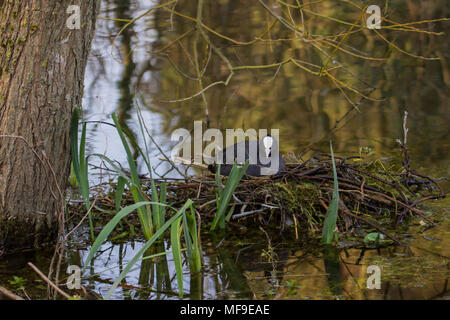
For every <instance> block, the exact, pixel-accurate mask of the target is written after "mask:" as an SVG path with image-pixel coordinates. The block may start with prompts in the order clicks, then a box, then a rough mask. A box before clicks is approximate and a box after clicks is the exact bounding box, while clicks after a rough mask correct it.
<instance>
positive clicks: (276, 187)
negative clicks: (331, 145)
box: [96, 146, 445, 243]
mask: <svg viewBox="0 0 450 320" xmlns="http://www.w3.org/2000/svg"><path fill="white" fill-rule="evenodd" d="M402 153H403V161H402V163H399V161H397V162H395V160H390V161H381V160H375V161H370V162H367V161H364V160H363V159H362V158H361V157H360V156H351V157H347V158H342V157H338V156H335V163H336V171H337V178H338V184H339V198H340V201H339V214H338V224H337V227H338V229H339V231H340V232H351V231H355V230H357V229H359V228H360V227H362V226H364V227H369V228H370V229H375V230H377V231H378V232H381V233H383V234H384V235H385V236H387V237H388V238H390V239H391V240H393V241H395V242H397V243H401V242H400V241H399V240H398V239H397V238H396V237H395V236H394V235H393V234H392V233H390V232H388V231H387V229H395V227H396V226H399V225H401V224H402V223H403V222H404V221H405V220H407V218H408V217H409V216H419V217H420V218H421V220H423V221H424V222H425V223H427V224H429V225H434V224H435V222H433V221H432V220H431V219H430V217H429V216H428V215H427V214H426V212H425V211H423V210H422V209H421V208H420V205H421V204H422V203H423V202H425V201H427V200H432V199H439V198H443V197H445V193H444V192H443V190H442V188H441V187H440V185H439V183H438V181H437V180H435V179H432V178H430V177H427V176H424V175H421V174H419V173H417V172H415V171H414V170H411V169H410V165H409V157H408V153H407V150H406V147H405V146H402ZM287 167H288V169H287V171H286V172H284V173H283V174H281V175H277V176H268V177H259V178H251V177H244V179H243V180H241V182H240V183H239V185H238V187H237V188H236V190H235V192H234V195H233V198H232V200H231V201H230V203H229V206H230V208H231V207H232V206H234V210H233V215H232V216H231V219H230V223H231V224H232V225H233V224H234V225H239V226H241V227H242V226H244V227H247V228H248V227H251V225H255V220H257V222H259V223H262V224H265V225H267V224H273V223H275V224H277V223H279V225H280V226H281V227H282V229H284V227H285V226H286V225H287V224H286V222H287V221H289V223H288V224H291V225H293V226H295V230H296V232H299V231H298V230H300V232H302V234H311V232H312V233H316V232H321V230H322V225H323V220H324V218H325V213H326V211H327V208H328V204H329V203H330V202H331V197H332V192H333V169H332V161H331V156H330V155H328V154H324V153H319V154H316V155H314V156H312V157H311V158H309V159H308V160H306V161H304V162H302V163H298V164H292V163H291V164H288V165H287ZM160 181H162V180H160ZM165 182H168V185H167V191H168V192H167V201H168V202H169V203H170V204H171V205H172V206H174V207H177V206H181V205H182V204H183V203H184V202H185V201H186V200H187V199H192V200H193V201H194V204H195V209H196V211H197V213H198V217H199V218H200V220H201V223H202V227H203V226H204V224H205V223H208V221H211V220H212V219H213V217H214V215H215V212H216V210H217V208H216V191H217V186H216V181H215V179H214V175H213V174H207V175H205V176H202V177H193V178H192V179H191V180H189V181H165ZM111 186H112V188H111V192H114V190H115V188H114V184H112V185H111ZM144 189H146V190H148V191H149V192H150V187H149V183H148V186H146V187H144ZM149 198H150V195H149ZM122 201H123V202H122V204H124V205H126V204H128V203H133V198H132V196H131V194H130V193H129V192H128V191H127V190H126V191H125V194H124V196H123V199H122ZM96 205H97V206H100V207H103V208H105V209H114V205H115V203H114V194H113V193H106V194H104V195H103V196H98V197H97V199H96ZM305 230H307V232H305Z"/></svg>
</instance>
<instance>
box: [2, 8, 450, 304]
mask: <svg viewBox="0 0 450 320" xmlns="http://www.w3.org/2000/svg"><path fill="white" fill-rule="evenodd" d="M286 2H288V3H291V2H292V1H286ZM319 2H320V1H319ZM373 2H374V3H377V2H379V4H380V6H381V7H382V8H383V4H384V3H385V1H373ZM161 3H162V2H161ZM161 3H160V2H158V1H119V0H117V1H103V3H102V12H101V17H100V18H99V20H98V22H97V32H96V36H95V39H94V43H93V48H92V51H91V55H90V58H89V62H88V66H87V69H86V79H85V95H84V105H83V110H84V120H86V121H91V122H90V124H89V126H88V150H89V152H92V153H94V152H95V153H104V154H106V155H107V156H109V157H110V158H112V159H115V160H117V161H119V162H120V163H121V164H122V165H123V166H124V167H126V160H125V152H124V150H123V147H122V146H121V144H120V143H119V140H118V136H117V135H116V132H115V129H114V128H112V127H110V126H108V125H105V124H102V123H99V122H98V121H103V122H112V121H111V116H110V115H111V113H112V112H117V114H118V117H119V119H120V121H121V123H122V125H124V126H126V128H127V130H129V132H130V133H132V134H133V135H135V136H136V138H137V140H138V142H139V143H140V145H143V143H144V140H143V137H142V136H141V134H140V130H139V126H138V122H137V117H136V109H135V108H136V105H138V106H139V107H140V108H141V110H142V114H143V117H144V119H145V123H146V125H147V127H148V128H149V131H150V133H151V135H152V136H153V138H154V139H155V142H156V143H157V144H158V145H159V146H160V147H161V149H162V150H163V151H164V152H165V153H167V154H168V155H170V150H171V148H172V147H173V146H174V145H175V142H172V141H171V140H170V136H171V133H172V132H173V130H175V129H177V128H186V129H188V130H192V129H193V125H194V121H196V120H200V121H203V123H204V128H206V126H207V125H209V127H211V128H220V129H222V130H224V129H227V128H243V129H244V130H246V129H248V128H255V129H261V128H262V129H270V128H277V129H279V130H280V150H281V152H282V153H284V154H286V153H295V154H302V155H303V157H304V158H305V157H307V156H308V155H311V154H313V153H315V152H319V151H323V152H328V151H329V150H328V146H329V141H330V140H332V141H333V147H334V151H335V153H337V154H340V155H344V154H347V155H348V154H360V153H361V152H363V153H364V154H367V155H371V156H373V157H382V158H396V159H398V157H399V154H400V150H399V149H398V144H397V142H396V139H399V138H400V139H402V134H403V129H402V121H403V114H404V111H408V113H409V117H408V128H409V132H408V148H409V151H410V155H411V159H412V166H413V168H414V169H416V170H418V171H419V172H421V173H424V174H428V175H431V176H434V177H446V176H449V175H450V160H449V157H448V155H449V153H448V152H449V147H450V143H449V139H448V135H449V129H450V126H449V120H450V113H449V108H448V87H449V85H450V73H449V66H448V61H449V56H448V52H450V51H449V48H448V47H449V41H448V32H449V31H450V30H449V27H448V23H445V22H436V23H433V24H424V25H419V26H418V27H421V28H423V29H426V30H431V31H433V32H441V31H443V32H446V33H447V34H446V35H427V34H424V33H418V32H407V31H396V30H387V29H384V30H383V29H382V31H380V32H381V34H382V35H384V37H386V38H388V39H389V40H390V41H395V45H396V46H398V47H399V48H402V50H404V51H406V52H408V53H411V54H414V55H416V56H421V57H425V58H429V57H439V58H440V59H441V60H425V59H422V58H417V57H412V56H411V55H407V54H405V53H402V52H399V51H398V50H395V49H394V47H393V46H389V45H388V44H386V42H385V41H383V39H381V38H380V37H379V36H377V34H376V33H375V32H372V31H370V30H367V29H366V30H363V31H361V32H356V33H354V34H351V35H350V36H348V37H346V38H345V41H344V42H343V44H342V48H343V49H344V50H345V51H344V50H336V51H333V50H334V49H335V46H336V44H338V43H339V42H340V41H341V40H342V37H336V36H335V35H337V34H340V33H345V32H347V31H348V30H349V28H350V26H349V25H345V24H341V23H337V22H336V21H332V20H330V19H326V18H324V17H323V16H328V17H334V18H336V19H339V20H344V21H351V22H354V21H357V19H358V17H359V11H358V10H356V9H355V7H352V6H351V5H349V4H348V2H346V1H322V2H320V3H318V4H317V5H313V6H311V7H310V8H309V9H310V10H313V11H314V12H320V15H321V16H317V15H312V14H308V12H307V11H305V13H304V14H305V17H303V19H304V20H301V19H302V17H301V16H300V14H299V12H298V10H295V8H293V7H289V6H285V5H282V4H283V2H280V3H278V4H276V1H272V6H271V7H270V8H271V10H272V12H273V13H274V14H276V15H282V16H283V17H291V19H292V20H293V21H297V23H300V21H305V20H306V22H305V24H304V25H305V30H307V32H308V33H309V34H310V37H309V38H308V40H309V41H299V40H298V39H295V38H294V37H293V33H292V31H291V30H289V29H287V28H285V27H283V26H281V25H280V24H279V23H278V24H274V17H273V15H271V14H269V12H268V11H267V10H265V9H264V8H263V7H262V6H261V4H260V3H259V2H258V1H252V2H249V1H244V0H241V1H239V0H221V1H205V4H204V6H203V17H202V19H203V24H204V25H205V26H207V27H209V28H211V29H213V30H214V31H215V32H217V33H218V34H220V35H224V36H216V35H214V34H212V33H209V37H210V39H211V41H212V43H213V45H214V47H213V46H211V45H209V44H208V43H207V42H205V41H203V40H202V37H201V35H199V31H198V30H196V29H195V23H193V22H192V21H189V20H187V19H186V18H184V17H180V16H178V15H176V14H174V13H173V12H171V11H168V10H166V9H158V10H154V11H151V12H150V13H148V14H147V15H145V16H144V17H142V18H141V19H139V20H137V21H135V23H133V24H132V25H130V26H129V27H128V28H126V29H124V30H121V28H122V27H123V26H124V22H121V21H117V19H131V18H133V17H138V16H140V15H141V14H143V13H145V12H146V11H148V9H149V8H151V7H152V6H155V5H159V4H161ZM294 3H295V1H294V2H292V4H294ZM354 3H357V4H358V5H362V2H361V1H354ZM389 3H390V7H389V8H388V12H389V13H390V15H389V17H390V19H393V20H395V21H396V22H407V21H419V20H425V19H430V18H440V17H446V16H448V11H446V10H447V9H446V8H447V7H448V5H447V1H445V0H442V1H421V2H412V1H405V2H403V1H397V2H396V3H395V4H394V3H392V2H389ZM167 8H169V9H171V10H172V9H173V10H176V11H178V12H182V13H183V14H184V15H185V16H189V17H196V15H197V9H198V8H197V1H187V0H181V1H178V2H177V3H176V7H175V6H168V7H167ZM288 8H289V9H288ZM113 19H116V20H113ZM286 19H287V18H286ZM272 24H274V25H273V26H272ZM425 26H426V27H425ZM299 28H302V27H301V25H300V24H299ZM267 30H269V32H266V33H265V31H267ZM262 35H264V36H262ZM225 37H226V38H225ZM258 37H261V38H259V39H260V41H255V42H254V43H251V44H248V42H252V41H253V40H255V39H258ZM229 38H231V39H234V40H233V41H229V40H227V39H229ZM312 40H314V41H312ZM244 44H245V45H244ZM333 45H334V46H333ZM216 48H217V49H218V50H219V51H220V52H221V53H222V54H223V55H224V56H225V57H226V59H227V61H228V62H229V63H230V64H231V65H232V66H239V67H242V66H263V65H266V66H267V65H274V66H273V67H264V68H259V67H258V68H242V69H237V70H235V71H234V74H233V76H232V78H231V80H230V81H229V83H228V84H227V85H226V86H225V85H223V83H218V84H215V85H212V84H214V83H217V82H224V81H226V80H227V78H228V77H229V74H230V70H229V69H228V68H227V63H226V61H225V60H224V59H222V58H221V57H220V55H219V54H218V53H217V52H218V51H216ZM322 50H326V52H329V53H330V52H332V53H333V54H332V56H331V58H328V57H326V56H324V55H322V54H321V52H322ZM292 57H294V58H295V59H297V60H298V61H302V62H303V64H301V65H302V66H303V67H308V70H310V71H313V72H317V71H318V69H315V67H314V66H313V65H316V66H317V65H319V66H323V65H327V64H329V65H328V67H333V66H336V67H337V66H340V71H339V72H338V73H336V74H333V75H334V76H335V77H338V78H339V79H340V80H339V81H341V82H337V81H333V80H332V79H331V78H330V77H326V76H325V77H324V76H318V75H317V74H313V73H311V72H309V71H307V70H305V68H301V67H298V66H297V65H296V64H295V63H292V62H288V63H283V64H280V62H283V61H286V60H289V59H290V58H292ZM196 61H198V62H197V63H196ZM197 64H198V70H197V67H196V65H197ZM197 71H200V72H201V74H202V78H201V79H202V81H201V83H200V81H199V77H198V74H197ZM342 83H347V84H348V85H349V86H351V88H352V89H343V88H342V86H341V85H340V84H342ZM209 85H212V86H211V87H210V88H209V89H208V90H206V91H204V94H198V93H199V92H201V90H202V88H205V87H207V86H209ZM371 88H375V91H374V92H373V93H372V94H371V95H370V97H371V98H373V99H366V98H363V95H368V94H369V92H370V90H371ZM355 91H358V92H359V94H358V93H356V92H355ZM195 94H197V95H196V96H194V97H192V96H193V95H195ZM146 141H147V142H148V138H147V140H146ZM148 147H149V150H150V153H151V157H150V158H151V161H152V166H153V168H154V174H156V175H164V176H165V177H171V178H178V177H179V176H178V175H177V173H176V171H170V170H169V169H170V167H169V165H168V163H167V162H164V161H160V160H159V159H161V158H162V154H161V152H160V151H159V149H158V148H156V147H155V145H154V144H153V143H149V144H148ZM96 161H97V162H96ZM139 161H142V160H141V159H138V162H139ZM139 163H140V164H141V167H142V171H143V173H145V168H144V166H143V164H142V163H141V162H139ZM91 164H93V165H95V166H98V167H102V168H103V169H98V168H97V169H95V168H93V169H92V172H93V174H92V176H91V182H92V183H93V184H95V183H101V182H103V181H104V180H107V179H108V176H107V175H105V173H107V172H106V171H104V164H102V163H101V162H99V161H98V160H96V159H93V158H91ZM98 173H101V174H100V175H98ZM188 173H189V174H200V173H201V172H200V171H198V170H196V169H195V170H194V169H189V171H188ZM442 185H443V187H444V189H445V190H448V187H449V183H448V182H445V181H444V182H443V184H442ZM426 209H427V210H428V211H431V212H433V214H434V216H435V217H436V218H437V219H438V220H440V221H441V224H440V225H439V226H438V227H436V228H432V229H428V230H425V229H424V228H422V227H421V226H420V225H419V224H418V223H415V224H414V225H412V226H411V228H410V230H406V231H405V232H410V233H411V236H410V238H409V240H410V241H409V243H410V245H411V246H410V247H393V246H391V247H386V248H379V249H369V248H351V247H350V248H347V249H346V248H345V243H343V244H342V246H343V247H344V248H341V249H340V250H336V251H323V250H322V249H320V246H319V245H317V242H316V241H315V240H313V241H309V242H307V243H304V242H299V241H298V240H295V238H293V237H292V235H289V234H287V235H286V234H285V235H280V232H279V230H272V231H270V230H269V234H270V238H271V242H270V245H269V243H268V242H267V241H266V240H267V239H266V235H265V234H264V233H263V231H261V230H259V229H258V228H255V230H244V231H234V232H233V233H232V234H230V233H227V234H226V235H223V236H217V238H211V237H210V236H208V235H204V236H203V238H202V250H203V258H204V261H203V262H204V268H203V269H202V272H201V273H200V274H195V275H190V274H189V272H188V270H187V269H186V270H185V275H186V277H185V279H184V281H185V283H184V293H185V295H184V297H185V298H187V299H232V298H249V299H251V298H257V299H434V298H446V299H448V298H449V297H450V291H449V290H450V289H449V287H448V279H449V275H450V272H449V260H448V259H449V257H450V251H449V248H448V244H449V243H450V231H449V230H450V228H449V227H450V221H449V218H448V215H447V213H448V212H449V209H450V202H449V200H448V199H444V200H441V201H437V202H433V203H429V204H427V207H426ZM87 233H88V232H87V231H86V229H80V230H78V231H77V233H76V234H75V235H74V237H73V239H72V241H71V244H70V245H69V248H68V254H67V259H66V261H65V262H64V265H67V264H79V265H81V261H83V260H84V259H85V258H86V255H87V251H88V247H86V246H85V245H83V243H84V239H85V237H86V234H87ZM413 234H414V235H413ZM141 246H142V243H141V242H139V241H133V242H123V243H114V244H113V243H106V244H104V245H103V246H102V248H101V250H100V251H101V254H100V255H98V256H97V257H96V258H95V260H94V263H93V266H92V268H91V269H89V270H88V272H87V273H86V274H85V279H84V280H83V285H84V286H85V287H86V288H88V289H89V290H90V291H92V292H96V293H98V294H100V295H104V294H105V293H106V292H107V290H108V289H109V287H110V286H111V284H112V283H113V282H114V279H115V278H116V277H117V276H118V274H119V272H120V270H121V269H123V267H124V265H125V264H126V262H127V261H129V260H130V259H131V258H132V257H133V255H134V254H135V253H136V252H137V251H138V250H139V249H140V247H141ZM160 246H161V249H162V247H164V249H166V250H170V247H169V245H168V244H167V243H162V244H160ZM51 254H52V252H51V251H50V250H49V251H40V252H30V253H28V254H25V255H21V256H19V257H18V256H11V257H7V258H6V259H5V260H3V261H0V267H1V268H0V270H2V271H1V272H0V279H1V280H2V283H5V282H7V281H8V280H9V279H11V278H12V277H13V276H14V275H15V276H21V277H24V278H25V279H26V281H27V286H25V287H26V288H28V287H29V286H32V287H33V289H32V290H33V292H32V293H33V294H35V295H37V296H42V297H43V296H44V295H45V290H44V289H45V288H44V286H43V284H42V283H39V282H36V281H37V277H35V275H33V274H30V272H29V269H28V268H27V267H26V262H27V261H33V262H34V263H35V264H36V265H38V266H39V267H40V268H41V269H43V270H46V268H47V267H48V263H49V260H50V258H51ZM370 265H377V266H379V267H380V269H381V289H378V290H377V289H374V290H369V289H368V288H367V279H368V276H369V274H368V273H367V268H368V266H370ZM63 269H64V268H63ZM3 280H5V281H3ZM27 290H28V289H27ZM112 298H114V299H131V298H133V299H178V290H177V287H176V281H175V270H174V267H173V263H172V256H171V255H170V254H168V255H167V256H164V257H160V258H158V259H155V260H147V261H144V262H142V263H140V264H138V265H136V266H135V269H134V270H133V271H132V272H130V273H129V274H128V276H127V277H126V278H125V279H124V281H123V283H122V284H121V286H119V288H118V289H117V290H116V291H115V293H114V294H113V296H112Z"/></svg>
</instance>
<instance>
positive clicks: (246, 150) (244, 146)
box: [208, 136, 286, 177]
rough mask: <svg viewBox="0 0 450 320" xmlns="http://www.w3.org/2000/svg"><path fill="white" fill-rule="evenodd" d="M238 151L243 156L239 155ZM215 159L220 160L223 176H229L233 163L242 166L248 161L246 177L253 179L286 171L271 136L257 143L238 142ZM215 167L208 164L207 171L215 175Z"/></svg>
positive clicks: (249, 141) (253, 141)
mask: <svg viewBox="0 0 450 320" xmlns="http://www.w3.org/2000/svg"><path fill="white" fill-rule="evenodd" d="M239 151H240V152H241V153H243V154H239ZM227 156H228V161H227ZM217 157H218V159H222V163H221V164H220V174H222V175H225V176H228V175H230V172H231V169H232V168H233V164H234V161H236V163H237V164H241V165H243V164H245V161H246V160H248V161H249V166H248V168H247V171H246V175H249V176H254V177H260V176H267V175H275V174H279V173H281V172H282V171H284V170H286V163H285V162H284V160H283V158H282V157H281V155H280V153H279V152H278V145H277V142H276V140H275V139H273V138H272V137H271V136H266V137H264V138H263V139H261V140H259V141H258V140H246V141H241V142H238V143H236V144H234V145H231V146H229V147H227V148H225V149H224V150H222V151H220V152H219V154H218V155H217ZM217 167H218V166H217V164H210V165H209V166H208V169H209V170H210V171H211V172H213V173H215V172H216V171H217Z"/></svg>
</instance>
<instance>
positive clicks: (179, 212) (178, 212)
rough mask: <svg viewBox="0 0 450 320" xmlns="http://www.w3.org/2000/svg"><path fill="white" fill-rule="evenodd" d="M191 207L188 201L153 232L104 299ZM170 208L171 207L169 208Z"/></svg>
mask: <svg viewBox="0 0 450 320" xmlns="http://www.w3.org/2000/svg"><path fill="white" fill-rule="evenodd" d="M191 205H192V200H191V199H188V200H187V201H186V203H185V204H184V205H183V207H182V208H181V209H179V210H178V211H177V213H176V214H175V215H174V216H173V217H172V218H170V219H169V220H168V221H167V222H166V223H165V224H164V225H163V226H162V227H161V229H159V230H158V231H156V232H155V234H154V235H153V236H152V237H151V238H150V239H149V240H148V241H147V242H146V243H145V244H144V245H143V246H142V248H141V249H140V250H139V251H138V253H137V254H136V255H135V256H134V257H133V258H132V259H131V260H130V262H129V263H128V264H127V266H126V267H125V268H124V270H123V271H122V272H121V273H120V275H119V277H118V278H117V279H116V281H114V283H113V285H112V287H111V288H110V289H109V291H108V292H107V294H106V299H108V298H109V297H110V296H111V294H112V293H113V291H114V289H115V288H117V286H118V285H119V283H120V282H121V281H122V279H123V278H124V277H125V276H126V275H127V274H128V272H130V270H131V268H132V267H133V266H134V265H135V263H136V262H137V261H138V260H139V259H140V257H141V256H142V255H143V254H144V253H145V252H146V251H147V250H148V248H150V246H151V245H152V244H153V243H154V242H155V241H156V240H157V239H158V238H159V237H160V236H161V235H162V234H163V233H164V231H166V229H167V228H168V227H169V226H171V225H172V223H173V222H174V221H176V220H177V219H178V218H180V217H181V216H182V215H183V214H184V212H185V211H186V209H187V208H189V207H190V206H191ZM168 207H170V206H168ZM170 208H171V207H170Z"/></svg>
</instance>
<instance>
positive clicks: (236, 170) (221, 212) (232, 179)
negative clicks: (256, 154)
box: [210, 160, 249, 231]
mask: <svg viewBox="0 0 450 320" xmlns="http://www.w3.org/2000/svg"><path fill="white" fill-rule="evenodd" d="M248 165H249V162H248V160H247V161H246V162H245V165H244V166H238V165H237V164H236V163H235V164H234V165H233V168H232V169H231V173H230V176H229V177H228V180H227V183H226V185H225V189H223V191H222V192H221V194H220V201H219V202H220V203H219V206H218V209H217V212H216V216H215V217H214V220H213V222H212V224H211V229H210V231H213V230H215V228H216V227H217V224H218V223H219V224H220V226H221V228H223V227H224V226H225V212H226V209H227V206H228V203H229V202H230V199H231V196H232V195H233V192H234V190H235V189H236V187H237V186H238V184H239V182H240V181H241V179H242V177H243V176H244V175H245V173H246V172H247V168H248ZM216 179H217V176H216ZM219 188H221V187H219Z"/></svg>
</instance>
